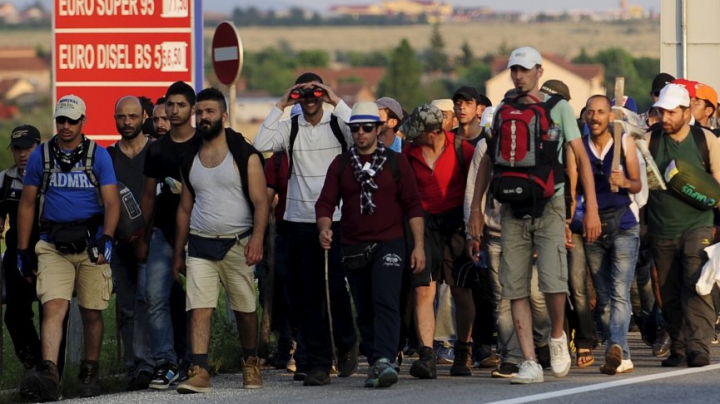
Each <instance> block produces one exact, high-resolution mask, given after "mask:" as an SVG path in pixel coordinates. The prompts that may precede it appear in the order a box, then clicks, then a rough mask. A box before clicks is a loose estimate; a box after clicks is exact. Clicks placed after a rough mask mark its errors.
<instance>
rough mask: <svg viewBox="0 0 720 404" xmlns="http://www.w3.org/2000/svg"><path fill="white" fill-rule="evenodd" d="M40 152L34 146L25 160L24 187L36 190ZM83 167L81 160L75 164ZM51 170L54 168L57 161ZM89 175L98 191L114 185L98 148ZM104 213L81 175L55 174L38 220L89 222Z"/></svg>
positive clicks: (39, 182)
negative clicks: (91, 173) (28, 186)
mask: <svg viewBox="0 0 720 404" xmlns="http://www.w3.org/2000/svg"><path fill="white" fill-rule="evenodd" d="M42 148H43V145H40V146H38V147H37V148H36V149H35V151H34V152H33V153H32V154H31V155H30V158H29V159H28V163H27V168H26V172H25V178H24V180H23V184H24V185H31V186H36V187H38V188H40V186H41V185H42V178H43V160H42ZM83 163H84V160H81V161H78V162H77V164H76V165H75V167H82V166H83ZM55 167H58V164H57V160H55ZM93 171H94V172H95V176H96V177H97V180H98V182H99V183H100V186H101V187H102V186H105V185H116V184H117V180H116V178H115V170H114V169H113V164H112V160H111V159H110V155H109V154H108V152H107V150H105V149H104V148H102V147H99V146H98V147H97V149H96V151H95V162H94V164H93ZM104 212H105V207H104V206H103V205H100V204H99V203H98V196H97V190H96V189H95V187H94V186H93V185H92V183H91V182H90V179H89V178H88V176H87V174H86V173H85V171H72V172H67V173H62V172H55V173H53V174H52V175H51V177H50V184H49V185H48V189H47V191H46V192H45V204H44V206H43V212H42V217H41V218H40V219H43V220H49V221H52V222H59V223H67V222H74V221H78V220H85V219H90V218H91V217H93V216H97V215H102V214H104Z"/></svg>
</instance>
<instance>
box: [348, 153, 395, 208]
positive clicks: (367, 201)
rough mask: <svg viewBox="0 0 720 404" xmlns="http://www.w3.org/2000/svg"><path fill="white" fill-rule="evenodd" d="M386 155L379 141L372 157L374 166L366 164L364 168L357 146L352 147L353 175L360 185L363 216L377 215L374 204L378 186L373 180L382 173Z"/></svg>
mask: <svg viewBox="0 0 720 404" xmlns="http://www.w3.org/2000/svg"><path fill="white" fill-rule="evenodd" d="M386 153H387V152H386V151H385V145H384V144H383V143H382V142H381V141H379V140H378V144H377V149H375V153H373V156H372V164H368V163H365V167H363V166H362V164H361V163H360V156H359V155H358V150H357V146H355V145H352V146H351V147H350V156H351V157H352V159H351V162H352V166H353V173H354V174H355V179H356V180H357V181H358V182H359V183H360V214H361V215H372V214H373V213H375V208H376V207H377V206H375V203H373V194H374V193H375V191H377V189H378V186H377V184H375V181H374V180H373V178H375V176H377V175H378V174H379V173H380V171H382V168H383V165H384V164H385V161H387V155H386Z"/></svg>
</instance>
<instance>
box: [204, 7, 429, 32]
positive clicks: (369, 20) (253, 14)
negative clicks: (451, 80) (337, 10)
mask: <svg viewBox="0 0 720 404" xmlns="http://www.w3.org/2000/svg"><path fill="white" fill-rule="evenodd" d="M232 21H233V22H234V23H235V25H237V26H238V27H249V26H263V27H316V26H343V25H373V26H386V25H410V24H427V23H428V19H427V16H426V15H425V14H422V15H420V16H408V15H405V14H402V13H400V14H398V15H395V16H358V17H351V16H337V17H335V16H334V17H323V16H322V15H320V13H318V12H312V13H311V12H308V11H307V10H303V9H301V8H298V7H294V8H291V9H290V10H289V11H288V12H287V13H282V14H279V13H276V12H275V11H274V10H269V11H260V10H258V9H257V8H256V7H252V6H251V7H247V8H241V7H235V9H233V12H232ZM206 24H207V25H210V26H214V25H215V24H216V21H209V20H208V21H206Z"/></svg>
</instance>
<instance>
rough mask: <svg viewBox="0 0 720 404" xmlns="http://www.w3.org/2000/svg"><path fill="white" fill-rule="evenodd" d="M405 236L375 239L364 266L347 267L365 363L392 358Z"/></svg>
mask: <svg viewBox="0 0 720 404" xmlns="http://www.w3.org/2000/svg"><path fill="white" fill-rule="evenodd" d="M405 253H406V247H405V239H404V238H400V239H395V240H388V241H382V242H378V243H377V245H376V247H375V249H374V251H373V254H372V257H371V259H370V260H369V262H368V264H367V266H366V267H365V268H360V269H354V270H347V276H348V282H349V283H350V290H351V291H352V295H353V299H354V300H355V310H356V311H357V319H356V321H357V326H358V329H359V330H360V336H361V337H362V344H363V346H364V349H363V350H364V351H365V354H366V355H367V359H368V364H370V365H372V364H374V363H375V361H376V360H378V359H380V358H385V359H388V360H389V361H390V362H394V361H395V357H396V355H397V352H398V349H397V345H398V343H397V341H398V338H399V337H400V322H399V321H398V319H399V318H400V290H401V288H402V282H403V271H404V270H405V261H406V256H405Z"/></svg>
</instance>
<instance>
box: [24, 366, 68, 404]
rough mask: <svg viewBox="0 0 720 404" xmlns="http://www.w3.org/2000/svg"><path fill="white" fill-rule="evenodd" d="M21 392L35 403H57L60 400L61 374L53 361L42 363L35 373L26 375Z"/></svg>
mask: <svg viewBox="0 0 720 404" xmlns="http://www.w3.org/2000/svg"><path fill="white" fill-rule="evenodd" d="M20 390H21V391H25V392H27V396H28V397H31V398H32V399H33V400H34V401H38V402H45V401H57V400H59V399H60V374H59V373H58V368H57V366H56V365H55V363H53V362H52V361H41V362H40V363H38V365H37V366H36V367H35V370H34V371H30V372H27V373H25V377H23V380H22V382H21V383H20Z"/></svg>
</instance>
